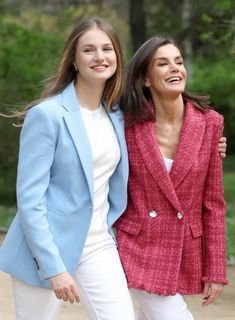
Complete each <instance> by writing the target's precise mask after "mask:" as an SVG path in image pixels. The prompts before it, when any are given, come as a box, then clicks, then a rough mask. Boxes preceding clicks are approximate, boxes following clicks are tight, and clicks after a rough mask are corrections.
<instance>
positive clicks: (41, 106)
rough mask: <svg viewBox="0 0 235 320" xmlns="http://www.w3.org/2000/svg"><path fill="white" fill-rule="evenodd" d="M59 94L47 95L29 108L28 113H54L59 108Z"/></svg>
mask: <svg viewBox="0 0 235 320" xmlns="http://www.w3.org/2000/svg"><path fill="white" fill-rule="evenodd" d="M60 95H61V94H58V95H56V96H53V97H49V98H47V99H45V100H43V101H41V102H40V103H38V104H36V105H35V106H33V107H32V108H30V109H29V111H28V112H29V113H39V114H46V115H48V116H50V115H54V114H56V113H57V112H58V111H59V110H60V106H61V104H60V103H59V101H60Z"/></svg>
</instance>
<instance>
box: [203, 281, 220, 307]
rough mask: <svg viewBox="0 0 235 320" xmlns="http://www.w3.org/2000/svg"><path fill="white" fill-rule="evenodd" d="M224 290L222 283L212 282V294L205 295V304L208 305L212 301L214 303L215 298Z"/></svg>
mask: <svg viewBox="0 0 235 320" xmlns="http://www.w3.org/2000/svg"><path fill="white" fill-rule="evenodd" d="M222 291H223V285H222V284H211V286H210V294H209V296H208V297H205V301H204V302H203V305H204V306H207V305H209V304H211V303H214V302H215V300H216V299H217V298H218V297H219V295H220V294H221V292H222Z"/></svg>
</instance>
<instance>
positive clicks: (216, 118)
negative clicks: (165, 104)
mask: <svg viewBox="0 0 235 320" xmlns="http://www.w3.org/2000/svg"><path fill="white" fill-rule="evenodd" d="M187 106H189V107H190V108H192V109H193V110H194V111H193V113H194V116H198V117H200V118H201V119H202V120H203V121H205V123H206V126H213V127H218V126H223V122H224V118H223V116H222V115H221V114H220V113H219V112H217V111H215V110H214V109H212V108H209V107H208V109H207V110H205V111H202V110H200V109H199V108H197V107H196V106H195V105H193V103H188V105H187Z"/></svg>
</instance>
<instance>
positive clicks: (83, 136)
mask: <svg viewBox="0 0 235 320" xmlns="http://www.w3.org/2000/svg"><path fill="white" fill-rule="evenodd" d="M62 105H63V107H64V108H65V109H66V111H67V112H66V113H65V114H64V120H65V123H66V125H67V128H68V130H69V133H70V135H71V137H72V140H73V142H74V145H75V148H76V150H77V153H78V156H79V158H80V160H81V164H82V167H83V170H84V173H85V176H86V179H87V183H88V187H89V191H90V195H91V199H92V200H93V193H94V192H93V191H94V186H93V165H92V151H91V148H90V142H89V138H88V136H87V133H86V129H85V127H84V124H83V120H82V115H81V112H80V108H79V105H78V101H77V97H76V93H75V88H74V85H73V83H71V84H70V85H69V86H68V87H67V88H66V89H65V90H64V91H63V93H62Z"/></svg>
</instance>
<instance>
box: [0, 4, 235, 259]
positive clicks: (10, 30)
mask: <svg viewBox="0 0 235 320" xmlns="http://www.w3.org/2000/svg"><path fill="white" fill-rule="evenodd" d="M94 15H96V16H101V17H103V18H105V19H107V20H108V21H110V22H111V23H112V24H113V25H114V27H115V28H116V29H117V30H118V33H119V36H120V38H121V41H122V43H123V47H124V53H125V58H126V62H128V60H129V59H130V57H131V56H132V54H133V52H134V51H135V50H136V49H137V48H138V47H139V46H140V44H142V43H143V42H144V41H145V40H146V39H147V38H149V37H151V36H153V35H166V36H170V37H173V38H174V39H175V40H176V41H177V42H178V43H179V44H180V45H181V47H182V50H183V53H184V57H185V61H186V66H187V69H188V73H189V75H190V77H189V83H188V89H190V90H191V91H193V92H195V93H202V94H209V95H210V96H211V98H212V104H213V107H214V108H215V109H216V110H218V111H219V112H220V113H221V114H223V115H224V118H225V130H224V135H225V136H226V137H227V139H228V150H227V157H226V159H225V160H224V172H225V174H224V187H225V197H226V201H227V209H228V210H227V243H228V259H229V261H235V197H234V195H235V1H234V0H207V1H205V0H197V1H193V0H182V1H178V0H145V1H144V0H128V1H124V0H113V1H112V0H106V1H99V0H97V1H89V0H86V1H70V0H67V1H60V0H51V1H43V0H37V1H33V0H29V1H26V0H25V1H24V0H22V1H17V0H0V111H1V112H6V111H7V110H12V109H14V110H16V109H17V108H19V107H20V106H22V105H25V104H27V103H29V102H30V101H32V100H34V99H35V98H37V97H38V94H39V93H40V91H41V89H42V87H43V80H44V79H45V78H47V77H49V76H50V75H51V74H52V73H53V71H54V69H55V67H56V65H57V62H58V60H59V57H60V54H61V50H62V47H63V45H64V40H65V38H66V36H67V35H68V33H69V32H70V30H71V29H72V28H73V26H74V25H75V24H76V23H77V22H78V21H79V20H80V19H82V18H84V17H87V16H94ZM11 122H12V120H10V119H9V120H8V119H3V118H2V117H1V118H0V229H4V228H7V227H8V226H9V224H10V222H11V221H12V218H13V216H14V214H15V206H16V204H15V177H16V164H17V154H18V136H19V132H20V129H18V128H16V127H13V126H12V123H11ZM36 166H37V164H36V163H35V168H36Z"/></svg>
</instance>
